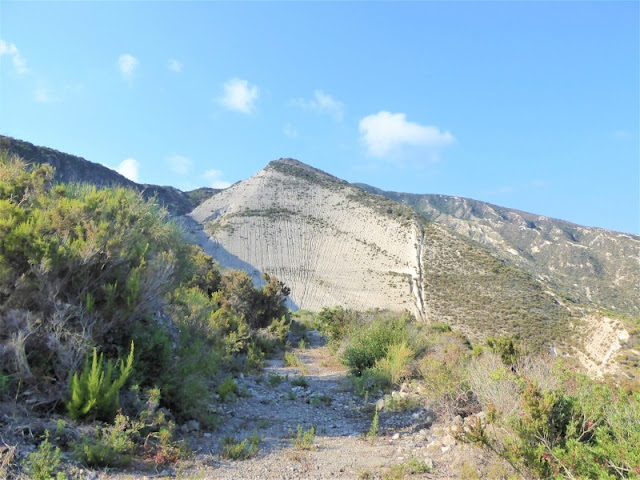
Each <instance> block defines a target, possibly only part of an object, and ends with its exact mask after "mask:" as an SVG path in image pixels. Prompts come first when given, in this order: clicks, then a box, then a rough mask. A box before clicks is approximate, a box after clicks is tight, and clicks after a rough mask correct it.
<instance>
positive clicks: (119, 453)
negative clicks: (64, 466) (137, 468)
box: [75, 414, 143, 467]
mask: <svg viewBox="0 0 640 480" xmlns="http://www.w3.org/2000/svg"><path fill="white" fill-rule="evenodd" d="M142 426H143V425H142V424H141V423H140V422H135V421H131V420H129V418H128V417H126V416H124V415H122V414H118V415H117V416H116V418H115V422H114V424H113V425H111V426H108V427H96V430H95V437H94V438H89V437H84V438H83V440H82V443H81V444H79V445H75V451H76V455H77V456H78V459H79V460H80V461H81V462H82V463H84V464H86V465H89V466H93V467H121V466H125V465H128V464H129V463H130V462H131V457H132V455H133V452H134V450H135V448H136V443H135V442H134V440H133V437H134V436H136V435H138V434H139V432H140V429H141V428H142Z"/></svg>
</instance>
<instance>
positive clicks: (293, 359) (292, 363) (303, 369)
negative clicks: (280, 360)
mask: <svg viewBox="0 0 640 480" xmlns="http://www.w3.org/2000/svg"><path fill="white" fill-rule="evenodd" d="M284 366H285V367H296V368H298V369H300V373H302V374H303V375H306V373H307V366H306V365H305V364H304V362H303V361H302V360H301V359H300V357H299V356H298V355H296V354H295V353H293V352H284Z"/></svg>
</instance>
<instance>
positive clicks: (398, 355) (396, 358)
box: [375, 342, 415, 385]
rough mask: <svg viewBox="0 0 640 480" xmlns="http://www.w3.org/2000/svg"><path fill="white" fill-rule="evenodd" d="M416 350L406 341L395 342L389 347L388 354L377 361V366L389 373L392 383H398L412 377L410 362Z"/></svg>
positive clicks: (377, 368) (383, 371)
mask: <svg viewBox="0 0 640 480" xmlns="http://www.w3.org/2000/svg"><path fill="white" fill-rule="evenodd" d="M414 355H415V352H414V351H413V349H412V348H410V347H409V346H407V344H406V342H400V343H395V344H393V345H391V346H390V347H389V349H388V350H387V354H386V355H385V356H384V357H383V358H381V359H379V360H378V361H376V363H375V368H376V370H379V371H380V372H382V373H384V374H385V375H387V376H388V377H389V379H390V381H391V383H392V384H394V385H396V384H398V383H400V382H401V381H402V380H405V379H407V378H409V377H410V375H411V371H410V369H409V363H410V362H411V360H413V357H414Z"/></svg>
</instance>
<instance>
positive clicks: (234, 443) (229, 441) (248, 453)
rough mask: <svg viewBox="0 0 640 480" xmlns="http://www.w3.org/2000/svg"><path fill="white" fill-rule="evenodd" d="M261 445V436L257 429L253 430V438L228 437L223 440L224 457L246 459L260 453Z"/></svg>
mask: <svg viewBox="0 0 640 480" xmlns="http://www.w3.org/2000/svg"><path fill="white" fill-rule="evenodd" d="M259 445H260V437H259V436H258V432H257V431H254V432H253V435H252V436H251V438H245V439H244V440H242V441H238V440H236V439H235V438H234V437H226V438H225V439H224V440H223V441H222V457H223V458H227V459H231V460H246V459H248V458H251V457H255V456H256V455H257V454H258V450H259Z"/></svg>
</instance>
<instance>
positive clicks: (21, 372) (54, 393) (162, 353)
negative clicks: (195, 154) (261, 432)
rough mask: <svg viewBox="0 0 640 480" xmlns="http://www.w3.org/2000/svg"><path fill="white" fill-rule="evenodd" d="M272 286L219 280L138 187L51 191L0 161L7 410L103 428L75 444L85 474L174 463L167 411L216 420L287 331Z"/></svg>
mask: <svg viewBox="0 0 640 480" xmlns="http://www.w3.org/2000/svg"><path fill="white" fill-rule="evenodd" d="M265 282H266V284H265V286H264V287H262V288H260V289H256V288H255V287H254V285H253V283H252V281H251V279H250V278H249V277H248V275H247V274H246V273H244V272H237V271H231V272H221V271H220V270H219V269H218V267H217V265H216V264H215V262H214V261H213V260H212V259H211V258H210V257H208V256H207V255H205V254H204V252H203V251H202V250H201V249H199V248H198V247H194V246H193V245H191V244H190V243H189V242H188V241H187V240H186V238H185V236H184V234H183V233H182V231H181V229H180V227H179V226H178V224H177V223H175V222H173V221H172V220H171V219H170V218H169V217H168V215H167V212H166V211H164V210H162V209H161V208H159V207H158V206H157V205H156V203H155V202H153V200H151V201H146V200H144V198H143V197H142V196H141V195H140V194H139V193H137V192H135V191H133V190H128V189H125V188H113V189H101V190H98V189H96V188H95V187H94V186H90V185H77V184H59V183H55V182H54V170H53V168H52V167H50V166H48V165H40V166H31V167H28V166H27V165H26V164H25V163H24V161H22V160H21V159H20V158H18V157H15V156H10V155H8V154H7V153H6V152H3V153H1V154H0V401H2V400H6V401H8V400H12V401H13V402H16V401H17V402H18V403H22V404H26V405H30V411H31V412H32V414H38V412H52V411H53V412H58V413H59V414H63V415H67V416H68V417H69V418H71V419H75V420H80V421H93V420H96V419H97V420H101V421H104V422H106V424H105V426H104V427H100V428H98V429H96V431H95V432H94V434H93V435H89V436H88V437H86V438H85V439H83V440H82V441H81V443H78V444H77V448H76V452H77V458H79V459H81V460H82V461H83V462H85V463H87V464H95V465H102V464H113V462H114V459H115V458H117V459H118V460H117V461H118V462H121V461H125V462H126V459H127V455H128V454H133V453H134V451H139V450H141V449H143V447H145V448H147V453H148V454H149V455H150V453H149V452H150V450H149V449H150V448H151V447H150V445H152V444H156V445H157V446H158V448H160V447H162V448H161V449H163V455H169V451H170V450H173V449H174V447H173V446H171V441H170V438H171V432H172V429H173V424H172V421H169V420H168V419H166V418H159V417H158V415H157V413H158V412H161V411H166V412H170V414H171V417H172V418H174V419H175V420H177V421H180V422H184V421H186V420H189V419H194V420H197V421H199V422H200V423H202V424H204V425H213V424H215V422H216V421H217V420H216V419H215V417H214V416H213V415H212V414H211V413H210V412H209V410H210V409H209V407H210V404H211V402H212V401H213V400H212V398H213V393H214V391H215V390H216V389H218V392H219V393H220V392H223V391H224V388H227V385H228V383H225V382H228V381H227V380H224V379H225V378H226V377H228V375H229V374H233V373H234V372H236V373H239V372H243V371H244V372H246V371H250V370H255V369H259V368H260V367H261V363H262V360H263V358H264V355H265V352H270V351H273V350H274V349H277V348H279V347H281V346H282V344H283V341H284V338H285V336H286V334H287V330H288V325H289V320H288V310H287V308H286V307H285V296H286V295H287V294H288V289H287V288H286V287H285V286H284V285H283V284H282V283H281V282H279V281H278V280H277V279H276V278H271V277H268V276H265ZM160 409H162V410H160ZM163 415H164V414H163ZM163 415H161V416H160V417H163ZM114 421H115V423H112V422H114ZM143 434H144V435H145V438H146V439H147V441H145V442H143V443H144V445H143V444H142V443H141V442H140V438H141V435H143ZM153 438H156V439H157V441H154V440H153ZM114 442H115V443H114ZM114 445H115V446H114ZM113 448H116V450H114V451H113V453H109V452H110V451H111V450H110V449H113ZM118 449H123V450H118ZM152 450H153V449H152ZM156 450H157V449H156ZM125 453H126V454H125ZM155 453H158V452H157V451H156V452H155ZM43 455H44V453H43ZM154 455H155V454H154ZM161 456H162V455H161ZM34 468H35V467H34Z"/></svg>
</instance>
